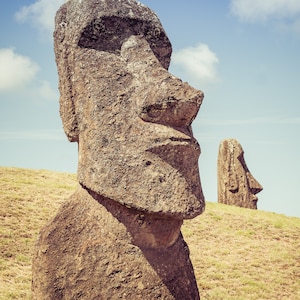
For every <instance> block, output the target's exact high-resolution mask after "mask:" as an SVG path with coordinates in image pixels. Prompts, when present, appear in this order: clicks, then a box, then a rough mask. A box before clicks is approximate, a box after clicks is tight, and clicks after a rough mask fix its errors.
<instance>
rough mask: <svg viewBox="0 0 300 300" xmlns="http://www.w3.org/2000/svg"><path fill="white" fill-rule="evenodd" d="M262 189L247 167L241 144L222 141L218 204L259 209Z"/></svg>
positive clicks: (220, 147) (227, 140) (233, 140)
mask: <svg viewBox="0 0 300 300" xmlns="http://www.w3.org/2000/svg"><path fill="white" fill-rule="evenodd" d="M262 189H263V187H262V186H261V185H260V184H259V183H258V181H257V180H256V179H255V178H254V177H253V176H252V174H251V173H250V171H249V169H248V167H247V165H246V162H245V160H244V150H243V148H242V146H241V144H240V143H239V142H238V141H237V140H236V139H225V140H224V141H222V142H221V143H220V146H219V156H218V202H220V203H224V204H230V205H235V206H240V207H245V208H252V209H257V200H258V198H257V196H256V194H257V193H259V192H260V191H262Z"/></svg>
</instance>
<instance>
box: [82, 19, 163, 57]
mask: <svg viewBox="0 0 300 300" xmlns="http://www.w3.org/2000/svg"><path fill="white" fill-rule="evenodd" d="M158 31H159V32H158ZM132 35H143V36H145V38H146V39H147V41H148V43H149V45H150V46H151V45H152V44H153V41H154V40H158V39H159V38H160V36H161V35H163V33H162V32H161V31H160V29H159V28H154V29H153V26H151V23H150V22H145V21H142V20H138V19H130V18H120V17H114V16H110V17H102V18H99V19H94V20H93V21H92V22H90V23H89V24H88V25H87V26H86V27H85V28H84V29H83V31H82V33H81V37H80V39H79V42H78V46H80V47H83V48H92V49H96V50H100V51H107V52H113V53H116V52H117V53H118V52H120V51H121V47H122V44H123V43H124V41H126V40H127V39H128V38H129V37H130V36H132Z"/></svg>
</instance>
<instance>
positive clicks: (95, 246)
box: [32, 0, 205, 300]
mask: <svg viewBox="0 0 300 300" xmlns="http://www.w3.org/2000/svg"><path fill="white" fill-rule="evenodd" d="M54 49H55V55H56V63H57V67H58V74H59V89H60V94H61V96H60V114H61V118H62V121H63V126H64V130H65V132H66V135H67V136H68V139H69V140H70V141H71V142H77V143H78V156H79V157H78V181H79V186H78V190H77V191H76V192H75V194H73V195H72V196H71V197H70V199H69V200H68V201H67V202H66V203H64V204H63V205H62V207H61V208H60V210H59V211H58V213H57V215H56V216H55V217H54V219H53V220H52V221H51V222H50V223H49V224H48V225H47V226H46V227H44V228H43V229H42V231H41V232H40V235H39V238H38V241H37V244H36V248H35V253H34V258H33V280H32V291H33V299H38V300H40V299H43V300H46V299H51V300H54V299H55V300H59V299H88V300H91V299H144V300H145V299H193V300H195V299H199V293H198V288H197V283H196V280H195V276H194V271H193V267H192V264H191V261H190V259H189V250H188V247H187V245H186V243H185V242H184V240H183V237H182V235H181V231H180V228H181V225H182V223H183V220H184V219H191V218H194V217H196V216H198V215H199V214H201V213H202V211H203V210H204V206H205V203H204V197H203V194H202V189H201V183H200V178H199V170H198V158H199V155H200V147H199V144H198V143H197V141H196V140H195V138H194V137H193V134H192V130H191V123H192V121H193V120H194V118H195V117H196V115H197V113H198V110H199V107H200V105H201V103H202V100H203V93H202V92H201V91H199V90H196V89H194V88H192V87H191V86H189V85H188V84H187V83H183V82H182V81H181V80H180V79H178V78H176V77H174V76H173V75H171V74H170V73H169V72H168V67H169V63H170V56H171V51H172V49H171V44H170V42H169V39H168V37H167V36H166V33H165V31H164V30H163V28H162V25H161V23H160V21H159V19H158V18H157V16H156V15H155V14H154V13H153V12H152V11H151V10H150V9H149V8H147V7H145V6H144V5H142V4H140V3H139V2H137V1H135V0H122V1H120V0H69V1H66V2H65V3H64V4H63V5H62V6H61V7H60V9H59V10H58V12H57V15H56V19H55V32H54Z"/></svg>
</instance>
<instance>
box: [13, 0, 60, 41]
mask: <svg viewBox="0 0 300 300" xmlns="http://www.w3.org/2000/svg"><path fill="white" fill-rule="evenodd" d="M63 3H64V0H51V1H49V0H37V1H36V2H35V3H33V4H31V5H28V6H23V7H22V8H21V9H20V10H19V11H18V12H17V13H16V14H15V18H16V20H17V21H19V22H27V21H29V22H30V23H31V24H32V25H33V26H35V27H37V28H38V29H39V30H41V31H42V32H46V33H47V34H51V35H52V32H53V30H54V17H55V13H56V11H57V10H58V8H59V7H60V5H62V4H63Z"/></svg>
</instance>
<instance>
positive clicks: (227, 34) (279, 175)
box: [0, 0, 300, 217]
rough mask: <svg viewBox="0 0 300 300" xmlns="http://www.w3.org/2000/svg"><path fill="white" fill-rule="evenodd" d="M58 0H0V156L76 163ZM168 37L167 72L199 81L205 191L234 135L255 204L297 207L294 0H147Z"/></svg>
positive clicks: (298, 98) (299, 60) (299, 97)
mask: <svg viewBox="0 0 300 300" xmlns="http://www.w3.org/2000/svg"><path fill="white" fill-rule="evenodd" d="M63 2H64V0H52V1H51V0H18V1H2V3H1V4H0V32H1V38H0V166H12V167H22V168H31V169H48V170H54V171H61V172H71V173H76V169H77V145H76V143H70V142H68V140H67V138H66V136H65V134H64V132H63V129H62V124H61V120H60V117H59V105H58V99H59V92H58V76H57V71H56V64H55V59H54V52H53V40H52V32H53V28H54V15H55V12H56V10H57V9H58V8H59V6H60V5H61V4H62V3H63ZM141 2H142V3H144V4H145V5H147V6H148V7H150V8H151V9H153V10H154V11H155V12H156V14H157V15H158V17H159V19H160V20H161V22H162V24H163V26H164V28H165V31H166V32H167V35H168V37H169V39H170V41H171V43H172V46H173V54H172V61H171V66H170V69H169V70H170V72H171V73H173V74H174V75H175V76H177V77H179V78H181V79H182V80H183V81H187V82H189V83H190V84H191V85H192V86H194V87H196V88H198V89H201V90H202V91H203V92H204V94H205V98H204V102H203V104H202V106H201V108H200V111H199V113H198V116H197V118H196V119H195V121H194V123H193V132H194V135H195V137H196V138H197V140H198V141H199V143H200V145H201V156H200V159H199V166H200V176H201V182H202V186H203V191H204V194H205V198H206V200H207V201H209V202H217V159H218V147H219V144H220V142H221V141H222V140H224V139H226V138H236V139H237V140H238V141H239V142H240V143H241V145H242V147H243V149H244V152H245V154H244V155H245V161H246V163H247V165H248V168H249V170H250V171H251V173H252V175H253V176H254V177H255V178H256V179H257V180H258V181H259V182H260V184H261V185H262V186H263V188H264V189H263V191H262V192H260V193H259V194H257V196H258V198H259V200H258V209H259V210H264V211H269V212H274V213H279V214H285V215H287V216H295V217H300V191H299V190H300V189H299V187H300V172H299V171H300V138H299V132H300V54H299V53H300V1H293V0H264V1H261V0H223V1H218V0H187V1H182V0H164V1H159V0H144V1H141Z"/></svg>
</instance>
